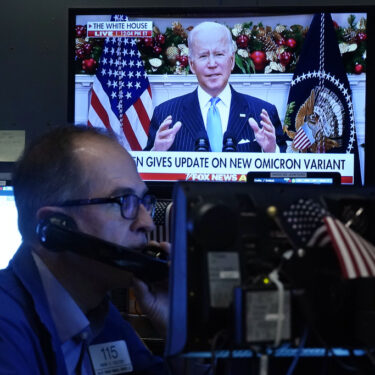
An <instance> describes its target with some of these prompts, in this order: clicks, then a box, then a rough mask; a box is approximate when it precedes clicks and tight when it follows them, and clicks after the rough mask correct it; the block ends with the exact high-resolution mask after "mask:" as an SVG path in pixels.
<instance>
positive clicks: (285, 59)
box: [279, 51, 292, 66]
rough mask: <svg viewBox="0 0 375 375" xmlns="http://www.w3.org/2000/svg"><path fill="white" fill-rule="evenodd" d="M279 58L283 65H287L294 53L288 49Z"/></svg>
mask: <svg viewBox="0 0 375 375" xmlns="http://www.w3.org/2000/svg"><path fill="white" fill-rule="evenodd" d="M279 60H280V64H281V65H284V66H287V65H288V64H289V63H290V60H292V54H291V53H290V52H288V51H285V52H283V53H281V54H280V56H279Z"/></svg>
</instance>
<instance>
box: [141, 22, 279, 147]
mask: <svg viewBox="0 0 375 375" xmlns="http://www.w3.org/2000/svg"><path fill="white" fill-rule="evenodd" d="M188 44H189V64H190V69H191V71H192V72H193V73H195V74H196V76H197V79H198V82H199V86H198V88H197V89H196V90H195V91H193V92H192V93H189V94H187V95H183V96H180V97H177V98H174V99H171V100H168V101H166V102H164V103H162V104H160V105H159V106H157V107H156V108H155V110H154V114H153V117H152V119H151V124H150V130H149V136H148V142H147V146H146V148H145V150H152V151H167V150H170V151H195V150H196V147H197V141H199V139H204V140H207V144H208V149H207V150H208V151H216V152H220V151H222V150H223V142H224V145H225V142H226V140H227V137H231V138H233V139H234V143H235V150H236V151H238V152H270V153H273V152H285V149H286V143H285V140H284V136H283V131H282V126H281V123H280V119H279V116H278V113H277V109H276V107H275V106H274V105H272V104H270V103H268V102H266V101H263V100H261V99H258V98H255V97H252V96H249V95H245V94H241V93H238V92H237V91H235V90H234V89H233V88H232V87H231V86H230V85H229V84H228V80H229V77H230V74H231V71H232V69H233V67H234V63H235V51H234V46H233V42H232V37H231V34H230V31H229V30H228V29H227V28H226V27H225V26H224V25H221V24H219V23H215V22H203V23H200V24H199V25H197V26H196V27H194V29H193V30H192V31H191V32H190V33H189V40H188Z"/></svg>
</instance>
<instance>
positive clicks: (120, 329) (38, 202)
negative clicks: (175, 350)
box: [0, 127, 168, 374]
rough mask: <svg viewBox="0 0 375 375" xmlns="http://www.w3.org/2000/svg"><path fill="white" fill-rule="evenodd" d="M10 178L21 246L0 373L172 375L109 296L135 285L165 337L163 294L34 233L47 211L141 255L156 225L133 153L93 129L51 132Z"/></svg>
mask: <svg viewBox="0 0 375 375" xmlns="http://www.w3.org/2000/svg"><path fill="white" fill-rule="evenodd" d="M13 184H14V191H15V199H16V204H17V209H18V213H19V228H20V232H21V234H22V237H23V244H22V245H21V247H20V249H19V250H18V251H17V253H16V254H15V256H14V258H13V259H12V261H11V262H10V265H9V266H8V268H7V269H6V270H4V271H1V272H0V305H1V308H0V373H1V374H8V373H12V374H99V373H101V372H100V371H102V372H103V371H104V370H110V371H112V372H111V373H112V374H119V373H127V372H132V371H133V372H134V373H137V374H138V373H139V374H166V373H167V369H166V366H165V364H164V362H163V361H162V360H161V359H160V358H158V357H155V356H153V355H152V354H151V353H150V352H149V351H148V350H147V349H146V348H145V347H144V345H143V344H142V343H141V341H140V340H139V338H138V336H137V335H136V333H135V332H134V331H133V329H132V328H131V327H130V325H129V324H128V323H127V322H125V321H124V320H123V319H122V317H121V315H120V314H119V312H118V311H117V310H116V308H115V307H114V306H113V305H112V304H111V303H110V302H109V301H108V298H107V297H106V296H107V292H108V291H110V290H111V289H115V288H123V287H128V286H130V285H134V284H135V286H136V289H137V291H138V298H139V302H140V304H141V307H142V308H143V309H144V311H145V312H146V313H147V314H148V316H149V317H150V319H151V321H152V322H153V323H154V324H155V326H156V327H158V328H159V330H160V332H161V333H162V334H163V333H164V331H165V327H166V319H167V307H166V303H165V302H166V295H165V290H163V289H162V288H161V287H159V288H158V287H157V286H155V285H150V286H146V284H144V283H143V282H141V281H140V280H134V278H133V275H132V274H131V273H130V272H127V271H124V270H123V269H121V268H116V267H113V266H110V265H108V264H105V263H102V262H99V261H97V260H94V259H90V258H88V257H83V256H81V255H79V254H77V253H75V252H74V251H69V249H68V251H51V250H48V249H46V248H45V247H44V246H42V245H41V243H40V241H39V239H38V237H37V235H36V231H35V228H36V226H37V224H38V223H39V222H41V221H42V220H44V219H46V218H48V217H50V216H51V215H56V214H58V215H64V217H68V218H69V220H71V221H72V222H74V223H75V225H76V226H77V229H78V230H79V231H80V232H82V233H85V234H88V235H92V236H95V237H98V238H100V239H102V240H106V241H109V242H112V243H115V244H117V245H120V246H123V247H127V248H133V249H138V250H139V251H141V249H142V248H143V247H144V246H145V245H146V242H147V238H146V235H147V233H148V232H149V231H151V230H153V227H154V224H153V221H152V217H151V214H152V211H153V207H154V203H155V199H154V197H153V196H151V195H149V194H148V192H147V187H146V185H145V184H144V183H143V181H142V180H141V179H140V177H139V175H138V172H137V170H136V167H135V164H134V161H133V159H132V157H131V156H130V155H129V154H128V153H127V152H126V151H125V150H124V149H123V148H122V147H121V146H120V144H119V143H118V142H117V140H116V139H115V138H112V137H111V136H110V135H108V134H103V133H101V132H99V131H97V130H95V129H90V128H80V127H64V128H60V129H55V130H53V131H52V132H50V133H48V134H47V135H45V136H44V137H41V138H40V139H39V140H37V141H35V142H34V143H33V144H32V145H30V147H28V148H27V150H26V151H25V152H24V155H23V156H22V157H21V159H20V160H19V162H18V163H17V166H16V168H15V172H14V176H13ZM165 250H168V249H165Z"/></svg>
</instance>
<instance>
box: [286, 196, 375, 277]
mask: <svg viewBox="0 0 375 375" xmlns="http://www.w3.org/2000/svg"><path fill="white" fill-rule="evenodd" d="M282 216H283V217H282V219H281V223H282V226H283V228H284V230H285V232H286V233H287V234H288V236H289V238H290V239H291V241H292V243H293V245H294V246H295V247H325V246H327V245H329V244H331V245H332V247H333V249H334V251H335V253H336V256H337V259H338V262H339V265H340V269H341V274H342V276H343V277H344V278H345V279H357V278H360V277H375V247H374V246H373V245H372V244H371V243H369V242H368V241H366V240H365V239H364V238H362V237H361V236H360V235H359V234H358V233H356V232H354V231H353V230H351V229H350V228H349V227H348V226H347V225H345V224H343V223H342V222H341V221H340V220H338V219H336V218H334V217H332V216H331V215H330V214H329V213H328V211H327V210H326V209H325V208H323V207H322V205H321V204H320V203H319V202H316V201H314V200H313V199H310V198H309V199H303V198H300V199H299V200H298V201H296V202H295V203H293V204H291V205H290V206H289V207H288V209H286V210H284V211H283V214H282ZM330 250H331V248H330V247H327V251H330Z"/></svg>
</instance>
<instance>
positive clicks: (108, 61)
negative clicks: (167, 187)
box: [88, 15, 153, 151]
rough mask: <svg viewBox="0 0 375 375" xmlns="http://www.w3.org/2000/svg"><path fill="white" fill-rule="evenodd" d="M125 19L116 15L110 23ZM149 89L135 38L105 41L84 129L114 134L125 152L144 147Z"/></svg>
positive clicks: (146, 133)
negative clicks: (89, 128) (95, 128)
mask: <svg viewBox="0 0 375 375" xmlns="http://www.w3.org/2000/svg"><path fill="white" fill-rule="evenodd" d="M126 19H127V17H126V16H123V15H116V16H112V17H111V21H123V20H126ZM152 112H153V106H152V97H151V88H150V84H149V81H148V78H147V74H146V72H145V70H144V66H143V61H142V60H141V55H140V53H139V51H138V48H137V42H136V39H135V38H106V40H105V43H104V47H103V53H102V55H101V58H100V61H99V66H98V69H97V72H96V74H95V77H94V84H93V89H92V93H91V102H90V108H89V115H88V125H89V126H93V127H99V128H107V129H108V130H111V131H113V132H114V133H116V134H117V135H118V136H119V138H120V141H121V142H122V144H123V146H124V147H125V148H126V149H127V150H134V151H140V150H142V149H143V148H144V147H145V146H146V143H147V135H148V129H149V125H150V120H151V117H152Z"/></svg>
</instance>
